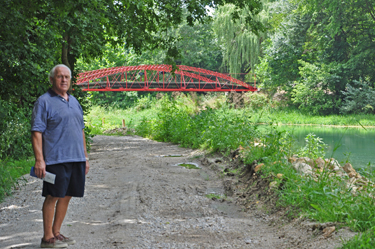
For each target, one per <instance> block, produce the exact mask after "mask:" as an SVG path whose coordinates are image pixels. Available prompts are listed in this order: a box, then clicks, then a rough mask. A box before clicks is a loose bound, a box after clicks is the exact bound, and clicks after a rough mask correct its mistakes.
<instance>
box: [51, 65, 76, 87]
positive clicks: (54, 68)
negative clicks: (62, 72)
mask: <svg viewBox="0 0 375 249" xmlns="http://www.w3.org/2000/svg"><path fill="white" fill-rule="evenodd" d="M59 67H65V68H66V69H68V70H69V74H70V78H72V71H71V70H70V68H69V67H68V66H66V65H64V64H59V65H56V66H54V67H53V68H52V70H51V72H50V73H49V82H50V83H51V84H52V83H53V78H54V77H55V72H56V69H57V68H59Z"/></svg>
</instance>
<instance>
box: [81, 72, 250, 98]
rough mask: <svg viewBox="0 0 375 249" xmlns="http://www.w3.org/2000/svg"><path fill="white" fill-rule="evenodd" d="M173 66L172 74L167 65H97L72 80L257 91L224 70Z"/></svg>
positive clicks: (106, 85) (108, 86) (122, 86)
mask: <svg viewBox="0 0 375 249" xmlns="http://www.w3.org/2000/svg"><path fill="white" fill-rule="evenodd" d="M177 67H178V69H179V70H176V71H175V73H174V75H173V74H172V73H171V70H172V66H171V65H142V66H123V67H112V68H105V69H98V70H93V71H88V72H84V73H80V74H78V79H77V83H76V84H77V85H78V86H80V87H82V90H83V91H160V92H169V91H190V92H230V91H236V92H245V91H253V92H254V91H257V88H256V86H255V83H254V86H251V85H249V84H247V83H245V82H242V81H240V80H238V79H235V78H232V77H230V76H228V75H226V74H222V73H217V72H213V71H210V70H206V69H202V68H196V67H189V66H184V65H178V66H177Z"/></svg>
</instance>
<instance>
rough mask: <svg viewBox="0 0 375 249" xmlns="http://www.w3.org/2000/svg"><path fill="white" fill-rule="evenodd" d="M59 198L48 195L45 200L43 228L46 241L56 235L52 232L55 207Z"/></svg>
mask: <svg viewBox="0 0 375 249" xmlns="http://www.w3.org/2000/svg"><path fill="white" fill-rule="evenodd" d="M58 199H59V198H58V197H52V196H50V195H48V196H47V197H46V198H45V199H44V203H43V209H42V211H43V228H44V240H48V239H50V238H53V237H54V236H55V235H54V234H53V231H52V223H53V217H54V216H55V205H56V201H57V200H58Z"/></svg>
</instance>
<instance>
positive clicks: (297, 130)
mask: <svg viewBox="0 0 375 249" xmlns="http://www.w3.org/2000/svg"><path fill="white" fill-rule="evenodd" d="M279 128H280V130H285V131H289V132H293V135H294V137H295V138H296V140H297V141H296V145H297V146H298V147H303V146H305V138H306V136H307V134H309V133H314V134H315V135H316V136H318V137H320V138H322V139H323V141H324V143H326V144H327V145H328V148H327V153H326V157H327V158H331V157H334V158H336V159H337V160H338V161H339V162H340V163H342V162H345V161H346V160H347V159H348V161H349V162H350V163H351V164H352V165H353V167H355V168H361V167H365V166H367V165H368V164H369V163H370V164H371V166H375V129H374V128H366V130H365V129H364V128H362V127H361V128H341V127H329V126H279ZM338 145H339V147H338V148H337V150H336V151H335V152H333V149H334V148H335V147H336V146H338Z"/></svg>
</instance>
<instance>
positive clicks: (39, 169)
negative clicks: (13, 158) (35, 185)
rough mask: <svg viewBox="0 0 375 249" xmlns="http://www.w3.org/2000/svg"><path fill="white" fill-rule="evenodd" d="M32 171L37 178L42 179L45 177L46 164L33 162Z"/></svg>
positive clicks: (42, 161)
mask: <svg viewBox="0 0 375 249" xmlns="http://www.w3.org/2000/svg"><path fill="white" fill-rule="evenodd" d="M34 171H35V175H36V176H37V177H38V178H44V177H45V176H46V162H45V161H44V160H41V161H35V166H34Z"/></svg>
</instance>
